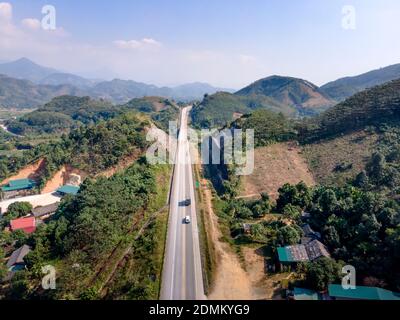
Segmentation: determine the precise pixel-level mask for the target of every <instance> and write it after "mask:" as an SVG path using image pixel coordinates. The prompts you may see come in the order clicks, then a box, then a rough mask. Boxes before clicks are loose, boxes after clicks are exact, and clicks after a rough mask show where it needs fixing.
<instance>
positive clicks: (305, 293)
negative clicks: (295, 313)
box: [293, 287, 320, 300]
mask: <svg viewBox="0 0 400 320" xmlns="http://www.w3.org/2000/svg"><path fill="white" fill-rule="evenodd" d="M293 297H294V299H295V300H320V296H319V294H318V292H316V291H312V290H308V289H303V288H297V287H295V288H294V289H293Z"/></svg>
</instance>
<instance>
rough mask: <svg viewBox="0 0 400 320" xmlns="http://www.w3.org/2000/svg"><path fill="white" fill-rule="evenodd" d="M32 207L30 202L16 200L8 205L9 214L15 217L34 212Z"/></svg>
mask: <svg viewBox="0 0 400 320" xmlns="http://www.w3.org/2000/svg"><path fill="white" fill-rule="evenodd" d="M32 209H33V207H32V205H31V204H30V203H29V202H14V203H12V204H10V206H9V207H8V210H7V215H8V216H10V217H13V218H20V217H25V216H26V215H28V214H30V213H31V212H32Z"/></svg>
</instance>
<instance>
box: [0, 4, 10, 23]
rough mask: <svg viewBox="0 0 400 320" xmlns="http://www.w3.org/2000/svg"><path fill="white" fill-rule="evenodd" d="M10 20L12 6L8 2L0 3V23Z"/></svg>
mask: <svg viewBox="0 0 400 320" xmlns="http://www.w3.org/2000/svg"><path fill="white" fill-rule="evenodd" d="M11 19H12V5H11V4H10V3H8V2H0V22H10V21H11Z"/></svg>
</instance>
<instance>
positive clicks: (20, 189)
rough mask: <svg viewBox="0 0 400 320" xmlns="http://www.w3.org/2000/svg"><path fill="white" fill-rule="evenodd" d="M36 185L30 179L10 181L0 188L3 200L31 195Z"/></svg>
mask: <svg viewBox="0 0 400 320" xmlns="http://www.w3.org/2000/svg"><path fill="white" fill-rule="evenodd" d="M36 186H37V183H36V182H35V181H33V180H31V179H19V180H11V181H10V182H8V184H6V185H4V186H2V187H1V191H2V194H3V197H2V198H3V200H8V199H13V198H16V197H22V196H27V195H31V194H33V193H34V190H33V189H34V188H35V187H36Z"/></svg>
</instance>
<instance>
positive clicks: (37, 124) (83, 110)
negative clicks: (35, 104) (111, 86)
mask: <svg viewBox="0 0 400 320" xmlns="http://www.w3.org/2000/svg"><path fill="white" fill-rule="evenodd" d="M129 111H137V112H142V113H146V114H149V116H150V117H151V119H152V120H153V121H154V122H155V124H156V125H157V126H159V127H160V128H161V129H164V130H167V129H168V123H169V121H173V120H176V119H177V118H178V115H179V107H178V106H177V105H176V104H175V102H173V101H172V100H168V99H165V98H160V97H146V98H141V99H133V100H131V101H130V102H129V103H127V104H125V105H120V106H118V105H113V104H112V103H111V102H109V101H106V100H102V99H100V100H94V99H91V98H90V97H76V96H60V97H57V98H54V99H53V100H51V101H50V102H49V103H46V104H45V105H44V106H42V107H40V108H39V109H37V110H35V111H33V112H30V113H28V114H25V115H24V116H22V117H20V118H18V119H16V120H11V121H8V122H7V127H8V129H9V130H10V131H11V132H12V133H14V134H17V135H38V134H39V135H40V134H62V133H68V132H69V131H70V130H72V129H75V128H78V127H79V126H81V125H88V124H95V123H97V122H99V121H101V120H108V119H111V118H113V117H115V116H117V115H119V114H122V113H124V112H129Z"/></svg>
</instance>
